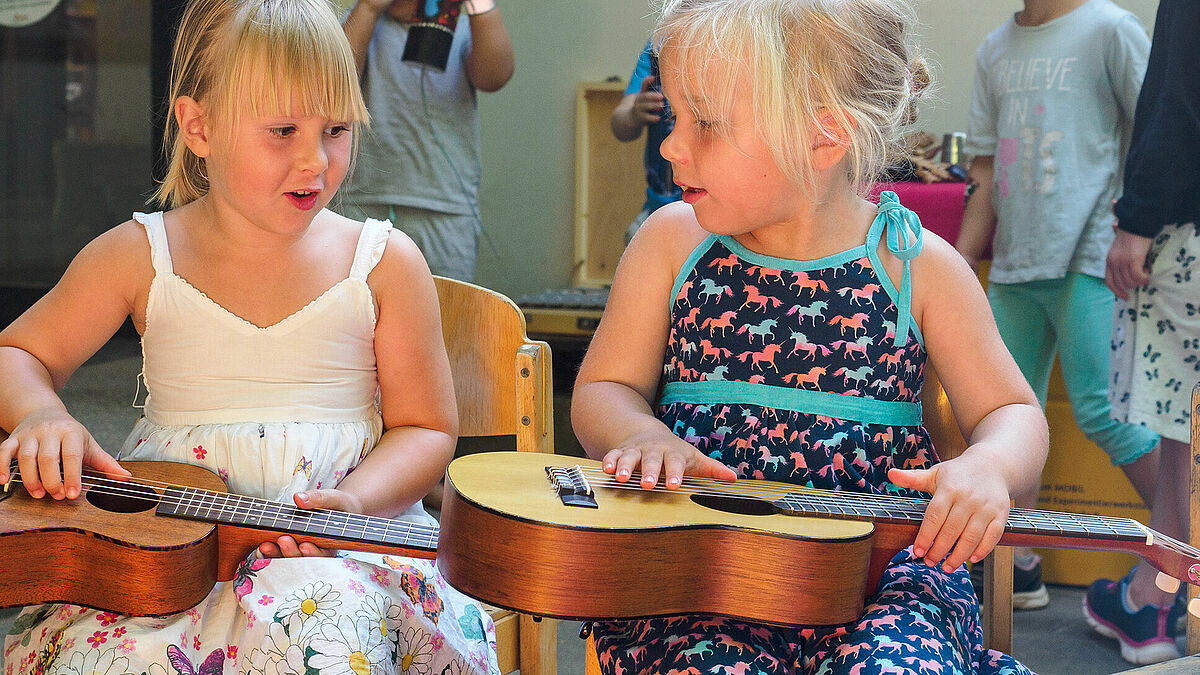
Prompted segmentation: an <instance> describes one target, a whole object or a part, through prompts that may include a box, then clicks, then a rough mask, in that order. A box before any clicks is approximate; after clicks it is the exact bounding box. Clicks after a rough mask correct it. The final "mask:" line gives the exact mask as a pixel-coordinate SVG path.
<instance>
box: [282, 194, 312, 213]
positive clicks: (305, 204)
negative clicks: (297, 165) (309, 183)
mask: <svg viewBox="0 0 1200 675" xmlns="http://www.w3.org/2000/svg"><path fill="white" fill-rule="evenodd" d="M319 194H320V193H319V192H317V191H315V190H292V191H291V192H288V193H287V197H288V199H289V200H291V202H292V203H293V204H295V205H296V207H297V208H299V209H302V210H304V211H307V210H309V209H311V208H313V207H314V206H316V204H317V195H319Z"/></svg>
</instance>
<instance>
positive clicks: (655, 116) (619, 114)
mask: <svg viewBox="0 0 1200 675" xmlns="http://www.w3.org/2000/svg"><path fill="white" fill-rule="evenodd" d="M653 86H654V77H653V76H652V75H647V76H646V77H644V78H642V85H641V89H640V90H639V91H638V92H637V93H634V94H626V95H625V96H624V97H622V98H621V102H620V103H618V104H617V107H616V108H615V109H614V110H613V113H612V117H611V118H609V125H610V126H611V127H612V132H613V136H616V137H617V140H619V141H624V142H628V141H632V140H636V139H637V138H638V137H639V136H641V135H642V129H643V128H644V127H646V126H648V125H650V124H654V123H655V122H657V121H658V120H659V119H661V117H662V112H663V101H664V100H665V99H664V98H663V95H662V94H661V93H659V92H657V91H654V90H653V89H651V87H653Z"/></svg>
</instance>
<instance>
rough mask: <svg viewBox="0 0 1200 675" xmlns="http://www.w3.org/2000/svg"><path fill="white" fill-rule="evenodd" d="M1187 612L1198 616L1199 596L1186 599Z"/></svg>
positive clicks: (1199, 607)
mask: <svg viewBox="0 0 1200 675" xmlns="http://www.w3.org/2000/svg"><path fill="white" fill-rule="evenodd" d="M1187 608H1188V614H1191V615H1192V616H1195V617H1200V598H1192V599H1191V600H1188V605H1187Z"/></svg>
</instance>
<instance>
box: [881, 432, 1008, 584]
mask: <svg viewBox="0 0 1200 675" xmlns="http://www.w3.org/2000/svg"><path fill="white" fill-rule="evenodd" d="M888 479H889V480H891V481H892V482H893V483H895V484H896V485H898V486H900V487H903V488H909V489H912V490H920V491H922V492H929V493H931V494H932V495H933V498H932V499H931V500H930V501H929V506H928V507H926V509H925V518H924V519H923V520H922V521H921V529H920V530H919V531H918V532H917V538H916V540H915V541H914V542H913V554H914V555H916V556H919V557H922V558H924V559H925V564H926V565H929V566H930V567H932V566H934V565H936V564H937V563H938V562H942V569H943V570H945V571H946V572H952V571H954V570H955V569H958V567H959V566H960V565H962V564H963V563H964V562H966V561H967V560H970V561H971V562H979V561H980V560H983V558H984V557H985V556H986V555H987V554H988V553H990V552H991V550H992V549H993V548H995V547H996V544H997V543H999V542H1000V536H1001V535H1003V534H1004V526H1005V525H1006V524H1007V522H1008V510H1009V500H1010V497H1009V494H1008V487H1007V486H1006V485H1005V483H1004V479H1003V478H1001V477H1000V476H999V475H998V474H996V472H995V471H992V470H991V469H990V467H988V466H986V464H981V463H980V462H979V461H977V460H976V459H975V458H974V457H972V456H970V454H969V453H968V454H963V455H960V456H959V457H957V458H955V459H952V460H948V461H945V462H941V463H939V464H936V465H934V466H932V467H930V468H928V469H892V470H891V471H889V472H888ZM943 558H945V560H944V561H942V559H943Z"/></svg>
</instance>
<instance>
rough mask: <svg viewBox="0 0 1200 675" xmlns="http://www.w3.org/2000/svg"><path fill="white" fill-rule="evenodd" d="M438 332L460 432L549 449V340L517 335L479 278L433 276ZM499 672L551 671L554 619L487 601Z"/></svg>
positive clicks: (498, 298) (505, 304)
mask: <svg viewBox="0 0 1200 675" xmlns="http://www.w3.org/2000/svg"><path fill="white" fill-rule="evenodd" d="M433 282H434V284H435V285H436V286H437V293H438V304H439V305H440V306H441V312H442V336H443V338H444V339H445V341H446V353H447V354H448V355H449V357H450V372H451V374H452V375H453V377H454V394H455V397H456V399H457V400H458V433H459V435H460V436H509V435H515V436H516V437H517V450H519V451H524V452H554V409H553V406H554V394H553V392H554V386H553V384H554V383H553V377H552V375H551V373H552V371H551V368H550V346H549V345H547V344H546V343H545V342H538V341H536V340H530V339H529V338H528V337H526V335H525V315H524V314H522V313H521V310H520V308H518V307H517V306H516V305H515V304H514V303H513V301H512V300H509V299H508V298H507V297H505V296H503V295H501V294H500V293H497V292H495V291H491V290H488V289H486V288H483V287H482V286H476V285H474V284H468V283H465V282H462V281H455V280H454V279H447V278H445V277H438V276H435V277H434V278H433ZM488 613H489V615H490V616H491V617H492V620H493V621H494V622H495V626H496V659H497V661H498V663H499V666H500V672H502V673H511V672H513V671H515V670H518V669H520V671H521V673H522V675H553V673H554V672H555V670H556V668H557V665H558V664H557V649H556V647H557V632H556V628H555V626H556V622H555V621H553V620H550V619H546V620H539V619H537V618H535V617H532V616H529V615H527V614H518V613H516V612H512V611H508V610H501V609H495V608H492V609H489V612H488Z"/></svg>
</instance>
